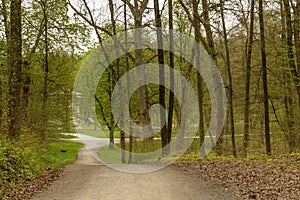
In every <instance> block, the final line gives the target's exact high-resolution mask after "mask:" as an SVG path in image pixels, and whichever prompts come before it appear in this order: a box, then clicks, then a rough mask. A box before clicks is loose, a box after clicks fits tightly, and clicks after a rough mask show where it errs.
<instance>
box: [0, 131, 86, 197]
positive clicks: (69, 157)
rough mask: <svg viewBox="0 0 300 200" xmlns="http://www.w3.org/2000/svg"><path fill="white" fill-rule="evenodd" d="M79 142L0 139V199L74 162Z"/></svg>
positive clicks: (28, 136) (31, 136) (34, 138)
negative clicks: (48, 171) (45, 173)
mask: <svg viewBox="0 0 300 200" xmlns="http://www.w3.org/2000/svg"><path fill="white" fill-rule="evenodd" d="M81 147H83V144H81V143H75V142H68V141H62V140H51V142H49V141H42V140H40V139H38V138H37V137H36V136H34V135H30V134H28V135H24V136H21V137H20V139H19V140H18V141H11V140H8V139H6V138H5V137H2V136H1V137H0V199H1V198H2V197H3V196H7V195H9V194H11V193H12V192H13V191H15V190H18V188H20V187H22V186H23V185H24V184H25V183H26V182H29V181H31V180H33V179H35V178H37V177H40V176H41V175H42V174H43V172H44V171H45V169H51V170H54V171H55V170H58V169H59V168H61V166H63V165H65V164H71V163H73V162H74V161H75V159H76V156H77V152H78V149H79V148H81Z"/></svg>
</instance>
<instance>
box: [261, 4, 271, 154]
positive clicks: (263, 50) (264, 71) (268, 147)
mask: <svg viewBox="0 0 300 200" xmlns="http://www.w3.org/2000/svg"><path fill="white" fill-rule="evenodd" d="M259 29H260V41H261V58H262V80H263V90H264V122H265V127H264V128H265V140H266V153H267V155H271V139H270V123H269V94H268V77H267V75H268V72H267V59H266V44H265V27H264V14H263V0H259Z"/></svg>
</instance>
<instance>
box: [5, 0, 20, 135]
mask: <svg viewBox="0 0 300 200" xmlns="http://www.w3.org/2000/svg"><path fill="white" fill-rule="evenodd" d="M10 33H11V34H10V45H9V47H10V52H9V59H10V62H9V67H10V74H9V101H8V129H9V130H8V133H9V136H10V137H11V138H18V136H19V135H20V132H21V127H20V125H21V120H20V113H21V112H20V111H21V77H22V25H21V0H12V1H11V6H10Z"/></svg>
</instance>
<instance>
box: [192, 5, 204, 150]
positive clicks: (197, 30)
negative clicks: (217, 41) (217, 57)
mask: <svg viewBox="0 0 300 200" xmlns="http://www.w3.org/2000/svg"><path fill="white" fill-rule="evenodd" d="M198 4H199V1H197V0H193V15H194V34H195V40H196V42H197V43H200V35H199V33H200V15H199V12H198ZM195 50H196V52H195V58H196V67H197V69H198V70H200V49H199V48H198V46H197V47H196V49H195ZM202 85H203V84H202V77H201V75H200V74H199V73H197V91H198V111H199V117H200V119H199V124H198V127H199V130H198V131H199V135H200V156H204V155H205V147H204V146H205V144H204V137H205V132H204V113H203V96H204V94H203V86H202Z"/></svg>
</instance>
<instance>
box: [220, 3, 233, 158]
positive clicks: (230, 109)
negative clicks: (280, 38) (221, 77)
mask: <svg viewBox="0 0 300 200" xmlns="http://www.w3.org/2000/svg"><path fill="white" fill-rule="evenodd" d="M220 4H221V18H222V26H223V37H224V43H225V51H226V62H225V63H226V66H227V74H228V90H229V91H228V92H229V96H228V103H229V114H230V130H231V141H232V154H233V156H234V157H235V158H236V157H237V154H236V145H235V129H234V115H233V114H234V113H233V89H232V75H231V66H230V54H229V48H228V39H227V31H226V25H225V19H224V5H223V0H221V2H220Z"/></svg>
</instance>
